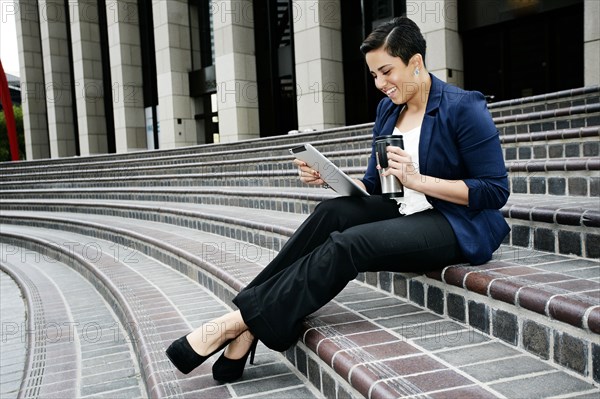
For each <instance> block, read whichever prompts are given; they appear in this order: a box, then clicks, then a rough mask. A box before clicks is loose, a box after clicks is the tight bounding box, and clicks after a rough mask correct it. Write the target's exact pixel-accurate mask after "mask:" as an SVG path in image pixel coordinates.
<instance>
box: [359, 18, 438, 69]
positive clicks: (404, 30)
mask: <svg viewBox="0 0 600 399" xmlns="http://www.w3.org/2000/svg"><path fill="white" fill-rule="evenodd" d="M382 47H383V49H384V50H385V51H387V53H388V54H389V55H391V56H392V57H400V59H401V60H402V61H403V62H404V63H405V64H406V65H408V62H409V60H410V59H411V57H412V56H413V55H415V54H421V56H422V57H423V63H425V50H426V48H427V43H426V42H425V39H424V38H423V35H422V34H421V30H420V29H419V27H418V26H417V24H416V23H414V22H413V21H412V20H410V19H409V18H406V17H398V18H394V19H392V20H391V21H389V22H385V23H383V24H381V25H379V26H378V27H377V28H375V29H373V31H372V32H371V33H370V34H369V36H367V38H366V39H365V40H364V41H363V43H362V44H361V46H360V51H361V52H362V53H363V54H364V55H366V54H367V53H368V52H369V51H373V50H377V49H380V48H382Z"/></svg>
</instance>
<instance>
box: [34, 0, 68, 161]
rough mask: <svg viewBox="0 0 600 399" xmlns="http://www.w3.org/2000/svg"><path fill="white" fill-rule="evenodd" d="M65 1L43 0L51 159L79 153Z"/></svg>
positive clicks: (39, 5) (41, 25)
mask: <svg viewBox="0 0 600 399" xmlns="http://www.w3.org/2000/svg"><path fill="white" fill-rule="evenodd" d="M64 6H65V2H64V1H62V0H39V1H38V7H39V15H40V33H41V38H42V54H43V57H42V59H43V62H44V79H45V87H46V108H47V111H48V133H49V137H50V156H51V157H52V158H59V157H69V156H73V155H76V154H77V151H76V148H75V145H76V143H75V126H74V123H73V113H72V112H73V106H74V103H73V101H72V96H71V65H70V64H69V52H68V47H67V46H68V45H67V23H69V21H67V15H66V10H65V7H64Z"/></svg>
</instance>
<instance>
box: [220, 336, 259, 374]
mask: <svg viewBox="0 0 600 399" xmlns="http://www.w3.org/2000/svg"><path fill="white" fill-rule="evenodd" d="M257 344H258V339H257V338H254V340H253V341H252V345H250V349H249V350H248V352H246V354H245V355H244V356H242V357H241V358H240V359H235V360H234V359H228V358H227V357H225V353H223V354H222V355H221V356H220V357H219V358H218V359H217V361H216V362H215V364H213V368H212V372H213V378H214V379H215V380H217V381H219V382H233V381H235V380H239V379H240V378H241V377H242V374H244V368H245V367H246V360H247V359H248V356H250V364H254V354H255V353H256V345H257Z"/></svg>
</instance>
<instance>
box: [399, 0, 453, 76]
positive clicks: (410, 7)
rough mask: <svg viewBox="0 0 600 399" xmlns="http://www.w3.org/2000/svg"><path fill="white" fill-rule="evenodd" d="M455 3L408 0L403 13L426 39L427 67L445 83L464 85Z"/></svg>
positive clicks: (450, 0) (433, 0)
mask: <svg viewBox="0 0 600 399" xmlns="http://www.w3.org/2000/svg"><path fill="white" fill-rule="evenodd" d="M456 3H457V0H407V1H406V16H407V17H408V18H410V19H412V20H413V21H415V22H416V24H417V25H418V26H419V28H420V29H421V33H423V36H424V37H425V40H426V41H427V51H426V55H425V65H426V66H427V70H429V72H431V73H433V74H434V75H435V76H437V77H438V78H440V79H441V80H443V81H445V82H448V83H452V84H454V85H456V86H459V87H464V81H465V79H464V65H463V50H462V41H461V40H460V36H459V34H458V5H457V4H456Z"/></svg>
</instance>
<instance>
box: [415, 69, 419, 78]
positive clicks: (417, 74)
mask: <svg viewBox="0 0 600 399" xmlns="http://www.w3.org/2000/svg"><path fill="white" fill-rule="evenodd" d="M415 76H419V68H418V67H417V69H415Z"/></svg>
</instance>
